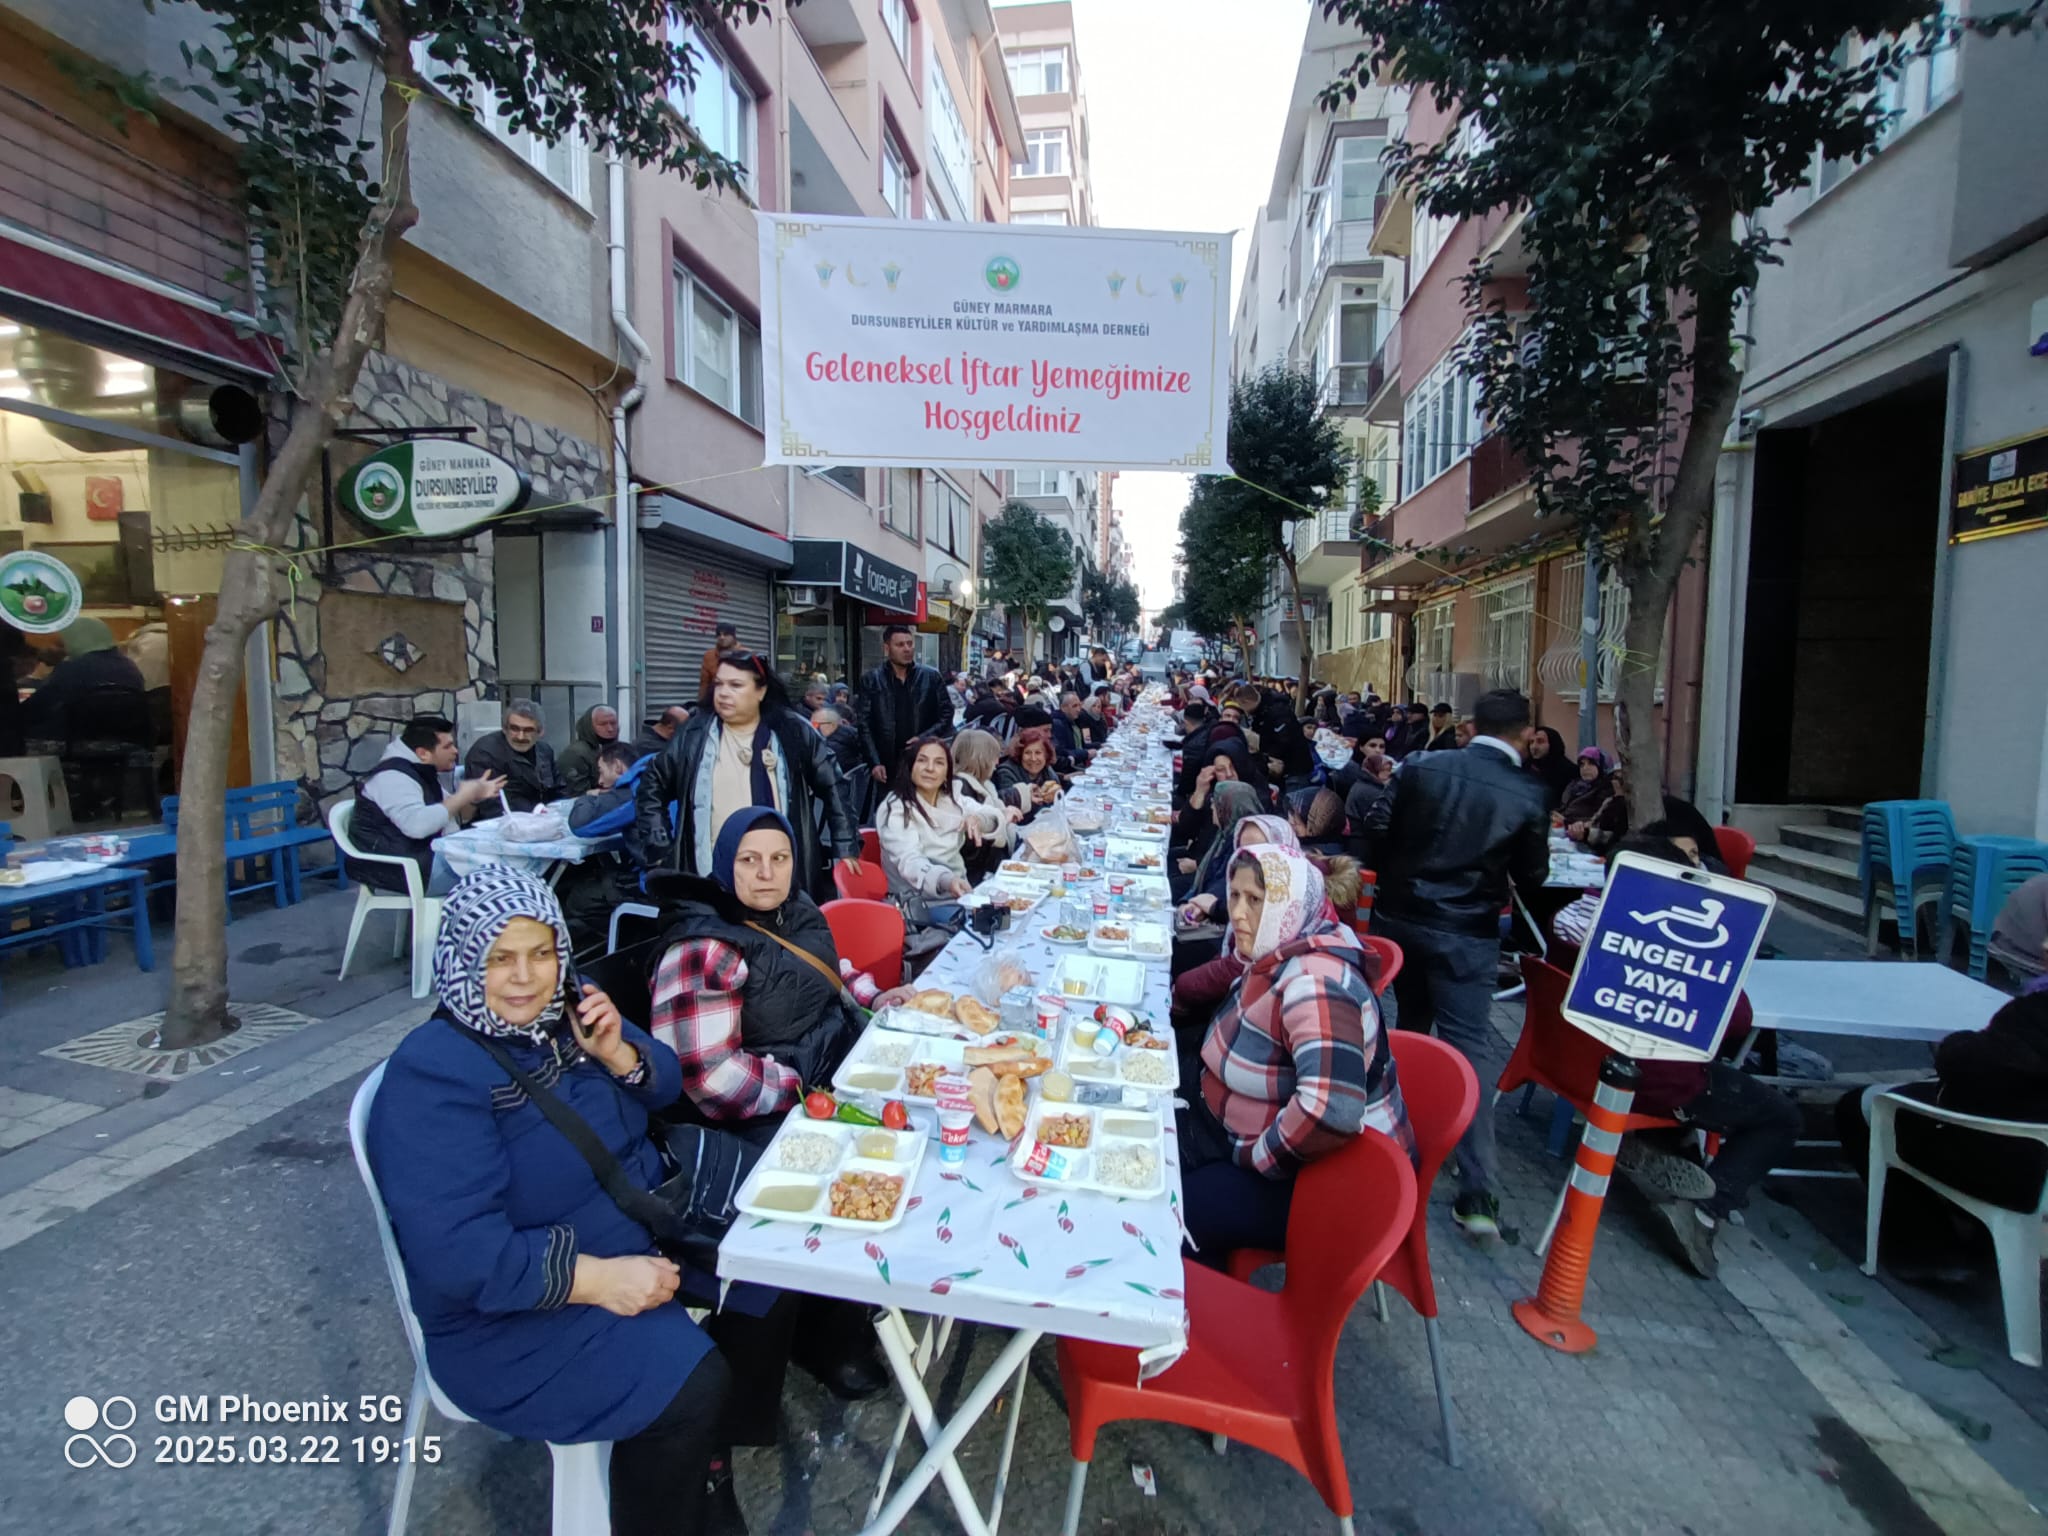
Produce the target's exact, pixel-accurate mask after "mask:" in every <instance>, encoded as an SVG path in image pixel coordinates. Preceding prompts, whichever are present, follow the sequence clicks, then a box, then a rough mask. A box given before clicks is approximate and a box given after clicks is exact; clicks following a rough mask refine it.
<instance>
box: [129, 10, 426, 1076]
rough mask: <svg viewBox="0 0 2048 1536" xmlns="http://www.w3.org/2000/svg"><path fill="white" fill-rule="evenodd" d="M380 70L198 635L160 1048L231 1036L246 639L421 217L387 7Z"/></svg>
mask: <svg viewBox="0 0 2048 1536" xmlns="http://www.w3.org/2000/svg"><path fill="white" fill-rule="evenodd" d="M374 9H375V11H376V15H377V22H378V30H379V33H380V39H381V40H380V45H379V51H380V55H381V58H380V62H381V64H382V67H383V71H384V89H383V119H384V120H383V165H384V175H383V177H382V178H381V191H380V194H379V196H378V200H377V202H376V204H375V206H374V207H373V208H372V209H371V211H370V216H369V220H368V222H367V223H365V225H364V226H363V238H362V244H361V247H360V249H359V251H358V253H357V256H356V265H355V271H354V273H353V275H352V276H351V278H350V280H349V291H348V296H347V298H346V299H345V300H344V301H343V304H342V310H341V317H340V319H339V321H338V322H337V323H336V325H335V328H334V337H333V340H332V341H330V342H329V343H328V344H327V347H326V348H325V350H324V351H322V352H321V353H320V354H319V355H317V356H316V357H314V358H313V359H311V361H310V365H309V367H308V368H307V371H306V381H305V386H304V391H303V393H304V396H305V402H306V408H305V409H302V410H300V411H298V412H297V413H296V414H295V415H294V417H293V419H292V424H291V427H290V429H289V430H288V431H287V432H286V434H285V440H284V445H283V447H282V448H280V449H279V450H278V454H277V458H276V460H275V461H274V462H273V463H272V465H271V466H270V472H269V473H268V474H267V475H266V476H265V477H264V480H263V489H262V490H261V491H259V492H258V493H257V496H256V505H255V506H254V507H252V508H250V510H249V514H248V515H247V516H246V517H244V518H243V519H242V522H241V526H240V527H239V528H238V529H237V530H236V544H235V547H233V548H231V549H230V550H229V552H228V555H227V558H226V559H225V560H224V561H223V562H222V565H221V587H220V599H219V605H218V608H217V610H216V612H215V615H214V621H213V624H212V625H211V626H210V627H209V628H208V629H207V631H206V647H205V649H204V651H203V652H202V653H201V655H200V663H199V677H198V680H197V682H196V684H195V685H194V688H193V693H192V713H191V720H192V729H191V730H190V732H189V733H188V735H187V737H186V742H185V757H184V762H183V764H182V765H181V768H180V771H179V780H178V791H179V798H178V905H177V927H176V931H175V934H174V937H173V939H172V946H171V995H170V998H169V1000H168V1002H167V1003H166V1005H165V1010H164V1022H163V1027H162V1029H161V1031H160V1032H159V1034H158V1042H157V1043H158V1044H159V1045H160V1046H162V1047H164V1048H166V1049H179V1048H182V1047H185V1046H190V1045H198V1044H201V1043H203V1042H205V1041H207V1040H211V1039H217V1038H218V1037H219V1036H220V1035H222V1034H223V1033H225V1032H226V1031H227V1030H229V1029H231V1028H232V1027H233V1020H232V1019H231V1017H230V1016H229V1012H228V950H227V906H226V901H227V897H226V843H227V807H226V800H227V776H228V775H227V766H228V743H229V740H230V738H231V736H232V733H233V712H234V710H235V708H236V704H237V700H236V693H237V690H238V689H239V687H240V685H241V681H242V659H243V656H244V655H245V654H246V647H247V645H248V640H249V636H250V635H252V634H254V633H255V632H256V629H257V627H258V626H259V625H261V624H262V623H263V621H264V620H265V619H267V618H269V617H270V615H271V614H272V613H273V612H274V611H275V608H276V593H275V581H276V568H275V566H274V564H273V559H274V557H273V556H271V555H270V554H268V553H266V551H267V550H270V549H276V548H279V547H281V546H282V545H283V544H284V542H285V540H286V538H287V537H288V536H289V534H290V531H291V527H292V516H293V513H294V511H295V509H296V508H297V506H298V504H299V501H300V499H301V498H302V497H303V496H304V495H305V492H306V487H307V486H308V485H309V484H310V483H311V482H312V478H313V471H314V470H315V469H316V468H318V467H319V463H320V455H321V453H322V451H323V450H324V449H325V448H326V447H327V445H328V443H329V442H331V441H332V440H333V438H334V432H335V429H336V428H337V427H338V426H340V425H341V423H342V422H343V421H344V420H346V419H347V417H348V414H349V411H350V409H351V400H352V397H353V396H354V394H355V387H356V379H357V377H358V375H360V374H361V373H362V370H363V363H364V360H365V359H366V358H368V356H369V354H370V350H371V348H372V347H373V346H374V345H375V344H376V342H377V340H378V339H379V338H380V337H381V335H382V334H383V327H384V312H385V310H386V308H387V307H388V306H389V304H390V302H391V289H392V250H393V248H394V247H395V246H396V245H397V243H398V242H399V241H400V240H401V239H403V238H404V236H405V232H406V231H407V230H409V229H410V228H412V226H413V225H414V224H415V223H417V222H418V220H419V210H418V209H417V208H415V207H414V206H413V201H412V178H411V173H410V166H411V160H410V154H409V143H410V129H409V127H408V124H407V121H406V114H407V112H408V110H409V104H408V98H409V96H410V95H411V94H412V93H413V92H414V90H415V89H416V87H417V83H418V82H417V80H416V78H415V75H414V72H413V67H412V54H411V48H412V39H411V37H410V36H409V35H408V34H407V33H406V31H405V30H404V28H403V27H402V26H400V25H399V15H398V13H397V12H396V10H395V9H394V8H393V7H392V6H391V5H389V4H387V3H384V0H377V3H376V4H375V6H374Z"/></svg>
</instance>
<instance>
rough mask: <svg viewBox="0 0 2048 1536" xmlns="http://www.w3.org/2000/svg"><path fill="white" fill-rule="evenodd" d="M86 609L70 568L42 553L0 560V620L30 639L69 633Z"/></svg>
mask: <svg viewBox="0 0 2048 1536" xmlns="http://www.w3.org/2000/svg"><path fill="white" fill-rule="evenodd" d="M84 605H85V594H84V592H83V591H82V590H81V589H80V587H79V585H78V577H77V575H76V574H75V573H74V572H73V571H72V569H71V567H70V566H68V565H66V564H64V562H63V561H61V560H59V559H58V558H57V557H56V556H55V555H46V554H44V553H43V552H42V551H41V550H39V549H17V550H15V551H13V552H12V553H11V554H8V555H5V556H0V619H5V620H6V621H7V622H8V623H9V624H12V625H13V626H14V627H15V628H16V629H19V630H25V631H27V632H28V633H29V634H31V635H53V634H55V633H56V632H57V631H58V630H60V629H68V628H70V626H71V621H72V620H73V619H75V618H77V617H78V611H79V609H80V608H82V607H83V606H84Z"/></svg>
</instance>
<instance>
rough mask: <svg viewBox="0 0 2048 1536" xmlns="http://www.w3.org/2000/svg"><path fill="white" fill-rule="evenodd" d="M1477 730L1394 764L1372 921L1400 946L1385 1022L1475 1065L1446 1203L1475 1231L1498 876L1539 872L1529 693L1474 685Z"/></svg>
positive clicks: (1490, 1053) (1487, 1193)
mask: <svg viewBox="0 0 2048 1536" xmlns="http://www.w3.org/2000/svg"><path fill="white" fill-rule="evenodd" d="M1472 719H1473V723H1474V725H1475V727H1476V731H1477V734H1475V735H1474V737H1473V738H1472V744H1471V746H1470V747H1468V748H1467V749H1466V750H1465V751H1463V752H1433V753H1430V754H1428V755H1427V756H1423V757H1417V758H1415V759H1413V760H1412V761H1409V762H1407V763H1404V764H1403V765H1402V766H1401V769H1400V771H1399V772H1397V773H1396V774H1395V775H1394V791H1393V799H1392V803H1391V805H1390V807H1389V809H1388V814H1387V830H1386V832H1385V834H1384V835H1383V836H1382V837H1381V838H1380V840H1379V848H1378V859H1379V863H1378V864H1377V866H1375V867H1376V869H1377V871H1378V874H1379V882H1378V893H1377V895H1376V896H1375V897H1374V900H1373V909H1372V931H1373V933H1375V934H1378V935H1382V936H1384V937H1386V938H1389V939H1392V940H1393V941H1394V942H1395V943H1397V944H1399V945H1400V946H1401V953H1402V956H1403V961H1402V966H1401V974H1400V975H1399V976H1397V977H1396V978H1395V979H1394V1001H1395V1004H1396V1006H1397V1007H1398V1008H1399V1010H1400V1011H1399V1015H1398V1017H1397V1019H1396V1021H1395V1022H1396V1023H1397V1024H1398V1025H1399V1026H1400V1027H1401V1028H1403V1029H1419V1030H1424V1031H1428V1030H1432V1029H1434V1031H1435V1032H1436V1033H1437V1034H1440V1035H1441V1036H1442V1037H1443V1038H1444V1039H1445V1040H1447V1041H1449V1042H1450V1043H1451V1044H1452V1045H1454V1046H1456V1047H1457V1048H1458V1049H1459V1050H1461V1051H1463V1052H1464V1053H1465V1055H1466V1057H1467V1058H1469V1059H1470V1061H1471V1063H1472V1067H1473V1070H1474V1071H1475V1072H1477V1073H1478V1074H1479V1108H1478V1111H1477V1113H1475V1114H1474V1115H1473V1117H1472V1124H1471V1126H1470V1127H1469V1128H1468V1129H1467V1130H1466V1132H1465V1136H1464V1139H1463V1140H1462V1141H1460V1142H1459V1143H1458V1155H1457V1163H1458V1198H1457V1201H1456V1203H1455V1204H1454V1205H1453V1206H1452V1214H1453V1216H1454V1217H1455V1219H1456V1220H1457V1223H1458V1225H1459V1226H1460V1227H1462V1228H1464V1229H1465V1231H1466V1232H1468V1233H1471V1234H1474V1235H1478V1236H1491V1235H1494V1234H1496V1233H1498V1232H1499V1230H1500V1201H1499V1200H1498V1199H1497V1198H1496V1197H1495V1195H1494V1192H1493V1190H1494V1183H1495V1178H1494V1174H1495V1158H1494V1143H1493V1084H1494V1083H1495V1082H1497V1081H1499V1079H1500V1070H1501V1066H1502V1065H1503V1063H1504V1062H1505V1060H1506V1058H1507V1049H1506V1047H1505V1046H1504V1045H1503V1043H1502V1042H1501V1039H1500V1037H1499V1036H1498V1035H1496V1034H1495V1033H1494V1030H1493V1024H1492V1021H1491V1020H1490V1019H1489V1017H1488V1015H1489V1013H1490V1012H1491V1010H1492V1006H1493V988H1494V983H1495V979H1496V976H1497V974H1498V972H1499V970H1500V916H1501V909H1502V908H1503V907H1505V906H1506V905H1507V902H1508V883H1509V881H1511V880H1512V881H1513V882H1514V884H1515V885H1516V886H1518V887H1520V888H1521V889H1522V890H1523V891H1524V892H1533V891H1535V890H1537V889H1538V888H1540V887H1541V886H1542V884H1543V882H1544V881H1545V880H1546V879H1547V878H1548V877H1549V874H1550V815H1549V812H1548V810H1547V809H1546V808H1545V803H1544V798H1543V781H1542V780H1541V779H1539V778H1537V777H1536V776H1535V775H1534V774H1531V773H1524V772H1523V771H1522V752H1523V750H1524V748H1525V747H1526V746H1527V745H1528V741H1529V734H1530V726H1529V701H1528V700H1527V699H1525V698H1523V697H1522V695H1521V694H1520V693H1518V692H1516V691H1515V690H1514V689H1512V688H1497V689H1495V690H1494V691H1493V692H1491V693H1486V694H1482V695H1480V698H1479V702H1478V703H1477V704H1476V705H1475V706H1474V707H1473V711H1472Z"/></svg>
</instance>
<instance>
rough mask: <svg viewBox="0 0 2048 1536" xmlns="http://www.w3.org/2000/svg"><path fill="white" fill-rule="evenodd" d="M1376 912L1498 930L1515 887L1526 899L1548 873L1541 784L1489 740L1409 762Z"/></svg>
mask: <svg viewBox="0 0 2048 1536" xmlns="http://www.w3.org/2000/svg"><path fill="white" fill-rule="evenodd" d="M1375 853H1376V857H1377V858H1378V860H1379V862H1378V864H1377V865H1375V866H1374V867H1375V869H1376V870H1377V872H1378V874H1379V887H1378V894H1377V895H1376V896H1375V897H1374V899H1373V911H1374V913H1375V914H1379V913H1384V914H1385V915H1386V916H1388V917H1392V918H1399V919H1401V920H1402V921H1404V922H1410V923H1416V924H1419V925H1421V926H1422V927H1425V928H1437V929H1441V930H1443V931H1444V932H1446V933H1463V934H1471V935H1474V936H1476V937H1490V936H1492V935H1495V934H1497V933H1499V932H1500V912H1501V908H1502V907H1504V906H1506V905H1507V900H1508V881H1509V880H1511V879H1512V880H1513V881H1514V883H1515V884H1516V885H1517V886H1519V887H1521V889H1522V890H1523V891H1525V892H1527V891H1534V890H1536V889H1537V888H1538V887H1540V886H1541V885H1542V884H1543V882H1544V880H1545V879H1547V878H1548V877H1549V874H1550V812H1549V810H1548V809H1547V808H1546V806H1545V804H1544V798H1543V781H1542V780H1540V779H1538V778H1537V777H1535V775H1533V774H1527V773H1524V772H1522V771H1521V769H1520V768H1518V767H1516V765H1515V764H1514V763H1513V761H1511V760H1510V759H1509V758H1508V756H1507V754H1506V753H1504V752H1498V751H1496V750H1494V748H1492V747H1491V746H1488V745H1486V744H1485V743H1483V742H1479V741H1475V742H1473V744H1472V745H1471V746H1470V747H1467V748H1466V749H1465V750H1464V751H1462V752H1431V753H1428V754H1425V755H1421V756H1417V757H1413V758H1410V759H1409V760H1408V761H1407V762H1405V763H1404V764H1402V766H1401V769H1400V771H1399V772H1398V773H1396V774H1395V775H1394V790H1393V801H1392V805H1391V807H1390V809H1389V812H1388V815H1387V830H1386V832H1385V834H1384V835H1383V836H1382V837H1381V838H1380V840H1379V847H1378V848H1377V850H1376V851H1375Z"/></svg>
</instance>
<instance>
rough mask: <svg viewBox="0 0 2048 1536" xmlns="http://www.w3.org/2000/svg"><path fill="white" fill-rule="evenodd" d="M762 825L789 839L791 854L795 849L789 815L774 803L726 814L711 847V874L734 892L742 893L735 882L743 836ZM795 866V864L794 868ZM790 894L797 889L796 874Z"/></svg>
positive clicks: (792, 878) (794, 836)
mask: <svg viewBox="0 0 2048 1536" xmlns="http://www.w3.org/2000/svg"><path fill="white" fill-rule="evenodd" d="M759 827H773V828H775V830H776V831H778V832H780V833H781V834H782V835H783V836H784V837H786V838H788V839H789V851H790V854H791V856H792V857H794V856H795V853H796V833H795V832H794V831H793V830H791V828H790V825H789V818H788V817H786V816H784V815H783V814H782V812H780V811H778V810H776V809H775V807H774V806H772V805H753V806H746V807H744V808H742V809H740V810H737V811H734V812H733V813H732V814H731V815H730V816H728V817H726V818H725V825H724V826H722V827H720V828H719V829H718V841H717V842H716V843H714V844H713V845H712V849H711V878H712V879H714V880H716V881H717V882H718V883H719V884H720V885H722V886H724V887H725V888H726V889H727V890H728V891H731V892H733V894H734V895H737V894H739V893H738V890H737V888H736V887H735V886H734V884H733V872H732V871H733V864H734V862H735V861H737V860H738V858H739V856H740V839H741V838H743V837H745V836H746V835H747V834H748V833H749V832H752V831H754V830H755V829H756V828H759ZM793 868H794V866H793V865H792V869H793ZM789 889H790V894H792V895H794V894H795V893H796V877H795V875H794V874H792V875H791V877H790V887H789Z"/></svg>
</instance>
